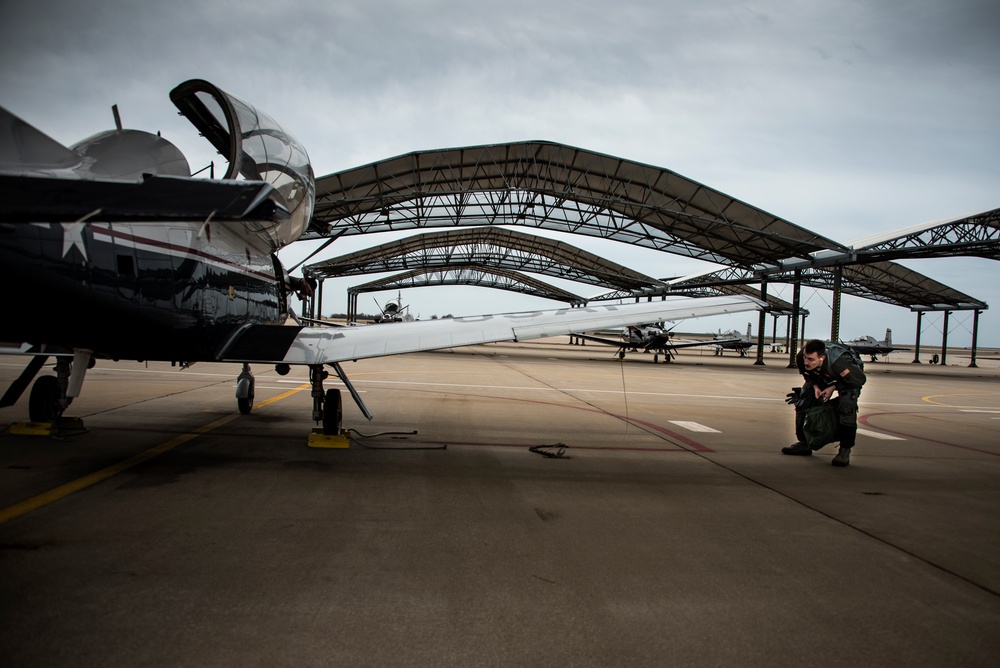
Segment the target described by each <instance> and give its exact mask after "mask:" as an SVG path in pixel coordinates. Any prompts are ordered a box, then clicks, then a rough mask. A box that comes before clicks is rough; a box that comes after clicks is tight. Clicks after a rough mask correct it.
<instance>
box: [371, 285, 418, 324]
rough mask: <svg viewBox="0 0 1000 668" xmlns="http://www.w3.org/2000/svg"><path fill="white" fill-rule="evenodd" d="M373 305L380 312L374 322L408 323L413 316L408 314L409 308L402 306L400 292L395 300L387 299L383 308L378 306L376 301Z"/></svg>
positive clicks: (401, 294)
mask: <svg viewBox="0 0 1000 668" xmlns="http://www.w3.org/2000/svg"><path fill="white" fill-rule="evenodd" d="M375 305H376V306H378V309H379V311H381V312H382V314H381V315H380V316H379V317H378V320H376V321H375V322H378V323H384V322H410V321H411V320H413V316H412V315H410V314H409V313H408V311H409V308H410V307H409V306H404V305H403V293H402V292H400V293H399V294H398V296H397V297H396V298H395V299H389V300H388V301H387V302H386V303H385V306H382V305H381V304H379V303H378V300H377V299H376V300H375Z"/></svg>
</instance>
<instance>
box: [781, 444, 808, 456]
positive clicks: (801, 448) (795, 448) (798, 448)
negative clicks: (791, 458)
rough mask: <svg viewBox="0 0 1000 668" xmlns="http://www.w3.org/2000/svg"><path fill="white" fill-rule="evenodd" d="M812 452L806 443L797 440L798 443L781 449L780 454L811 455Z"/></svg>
mask: <svg viewBox="0 0 1000 668" xmlns="http://www.w3.org/2000/svg"><path fill="white" fill-rule="evenodd" d="M812 453H813V451H812V448H810V447H809V446H808V445H806V444H805V443H803V442H802V441H799V442H798V443H792V444H791V445H789V446H788V447H785V448H782V449H781V454H783V455H804V456H806V457H809V456H811V455H812Z"/></svg>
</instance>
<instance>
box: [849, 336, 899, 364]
mask: <svg viewBox="0 0 1000 668" xmlns="http://www.w3.org/2000/svg"><path fill="white" fill-rule="evenodd" d="M842 343H843V344H844V345H845V346H847V347H849V348H850V349H851V350H853V351H854V352H856V353H858V354H859V355H871V357H872V362H877V361H878V356H879V355H888V354H889V353H891V352H892V351H894V350H909V348H895V347H893V345H892V330H891V329H886V330H885V340H883V341H879V340H877V339H876V338H875V337H874V336H862V337H860V338H857V339H852V340H851V341H843V342H842Z"/></svg>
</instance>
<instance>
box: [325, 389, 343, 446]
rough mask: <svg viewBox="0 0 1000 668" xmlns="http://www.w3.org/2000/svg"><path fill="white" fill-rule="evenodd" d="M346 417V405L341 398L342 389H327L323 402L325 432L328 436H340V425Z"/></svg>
mask: <svg viewBox="0 0 1000 668" xmlns="http://www.w3.org/2000/svg"><path fill="white" fill-rule="evenodd" d="M343 418H344V407H343V404H342V403H341V400H340V390H339V389H334V390H327V391H326V400H325V401H324V402H323V433H324V434H326V435H327V436H339V435H340V425H341V422H342V421H343Z"/></svg>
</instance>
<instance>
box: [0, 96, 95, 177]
mask: <svg viewBox="0 0 1000 668" xmlns="http://www.w3.org/2000/svg"><path fill="white" fill-rule="evenodd" d="M82 160H83V156H81V155H80V154H79V153H76V152H75V151H72V150H70V149H68V148H66V147H65V146H63V145H62V144H60V143H59V142H57V141H56V140H55V139H52V138H51V137H49V136H48V135H47V134H45V133H43V132H42V131H40V130H38V129H37V128H35V127H34V126H32V125H30V124H29V123H26V122H24V121H22V120H21V119H20V118H18V117H17V116H15V115H14V114H12V113H10V112H9V111H7V110H6V109H4V108H3V107H0V172H4V173H16V174H20V173H23V172H24V171H25V170H39V169H45V170H51V169H57V170H58V169H72V168H74V167H77V166H79V165H80V163H81V162H82Z"/></svg>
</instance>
